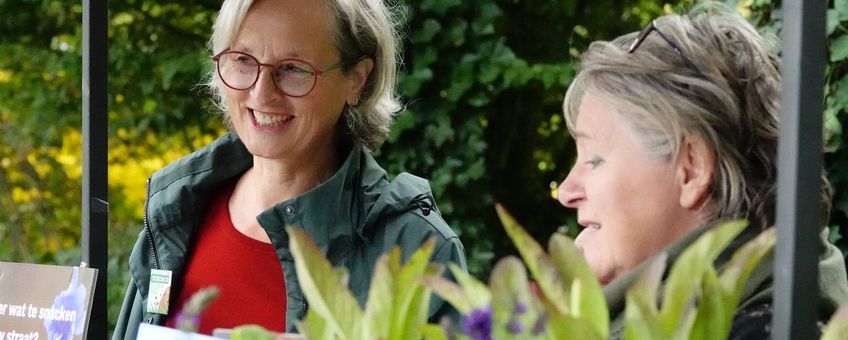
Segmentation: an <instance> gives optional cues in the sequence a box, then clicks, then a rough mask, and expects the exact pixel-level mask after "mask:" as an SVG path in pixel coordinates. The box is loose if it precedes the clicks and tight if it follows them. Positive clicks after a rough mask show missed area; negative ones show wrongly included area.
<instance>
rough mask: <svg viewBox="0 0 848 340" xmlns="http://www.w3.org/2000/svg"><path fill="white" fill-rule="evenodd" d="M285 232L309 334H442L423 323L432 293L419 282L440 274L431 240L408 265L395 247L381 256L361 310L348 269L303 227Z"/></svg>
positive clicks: (321, 336)
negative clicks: (332, 261) (432, 261)
mask: <svg viewBox="0 0 848 340" xmlns="http://www.w3.org/2000/svg"><path fill="white" fill-rule="evenodd" d="M287 231H288V234H289V237H290V248H291V251H292V255H293V256H294V259H295V266H296V269H297V277H298V282H299V283H300V286H301V289H302V290H303V295H304V296H305V297H306V300H307V301H308V302H309V311H308V312H307V314H306V319H304V320H303V321H302V322H301V323H299V324H298V330H300V332H301V333H303V334H304V335H305V336H306V337H307V338H309V339H311V340H319V339H349V340H355V339H363V340H364V339H369V340H370V339H421V338H422V337H423V336H424V335H425V334H429V336H435V337H436V338H438V336H439V335H440V334H441V332H440V331H441V329H440V328H439V327H438V326H436V325H428V324H427V313H428V310H429V303H430V295H431V292H430V290H429V289H426V287H424V286H423V285H422V284H421V282H420V280H421V278H422V277H424V276H438V275H440V274H441V271H442V269H441V267H440V266H437V265H433V264H430V263H429V259H430V255H431V254H432V253H433V248H434V246H435V240H433V239H430V240H428V241H427V242H425V243H424V245H422V246H421V248H419V249H418V250H417V251H416V252H415V253H414V254H412V256H410V258H409V260H408V261H407V262H406V264H401V253H400V249H399V248H394V249H393V250H392V251H390V252H389V253H387V254H384V255H382V256H381V257H380V258H379V259H378V260H377V263H376V265H375V270H374V276H373V277H372V279H371V287H370V288H369V291H368V301H367V303H366V305H365V309H364V310H363V309H362V308H361V307H360V306H359V304H358V303H357V301H356V299H355V298H354V297H353V294H352V293H351V292H350V290H349V289H348V288H347V275H348V274H347V271H346V270H344V269H343V268H336V269H334V268H333V267H332V265H331V264H330V262H329V261H327V259H326V258H324V256H323V255H322V254H321V251H320V250H319V249H318V247H317V246H316V245H315V242H313V241H312V239H310V238H309V236H307V235H306V233H304V232H303V231H302V230H301V229H295V228H288V229H287Z"/></svg>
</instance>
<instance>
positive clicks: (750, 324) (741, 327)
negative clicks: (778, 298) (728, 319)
mask: <svg viewBox="0 0 848 340" xmlns="http://www.w3.org/2000/svg"><path fill="white" fill-rule="evenodd" d="M772 314H774V304H773V303H772V301H771V300H764V301H761V302H759V303H754V304H751V305H748V306H746V307H744V308H742V309H740V310H738V311H737V312H736V315H735V316H734V317H733V325H732V326H731V328H730V335H729V336H728V337H727V338H728V339H730V340H755V339H757V340H759V339H771V319H772Z"/></svg>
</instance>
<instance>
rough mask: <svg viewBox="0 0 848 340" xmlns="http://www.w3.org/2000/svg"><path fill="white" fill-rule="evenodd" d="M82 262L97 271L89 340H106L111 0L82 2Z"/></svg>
mask: <svg viewBox="0 0 848 340" xmlns="http://www.w3.org/2000/svg"><path fill="white" fill-rule="evenodd" d="M82 3H83V14H82V34H83V43H82V96H83V97H82V114H83V119H82V136H83V137H82V168H83V171H82V261H83V262H86V263H87V264H88V266H89V267H91V268H96V269H98V271H99V272H98V274H97V285H96V290H95V291H94V303H93V305H92V307H91V316H90V319H89V327H88V332H87V334H88V336H89V338H92V339H105V338H106V337H107V329H106V328H107V327H106V275H107V274H108V273H107V268H106V266H107V257H108V253H107V227H108V216H109V204H108V200H107V190H108V177H107V170H106V169H107V163H106V162H107V154H106V152H107V150H108V147H107V142H108V131H107V122H106V118H107V115H106V111H107V106H108V102H107V97H106V95H107V89H106V82H107V75H106V71H107V62H108V61H107V41H108V40H107V38H108V32H107V28H108V27H107V21H108V18H107V15H108V12H107V0H83V2H82Z"/></svg>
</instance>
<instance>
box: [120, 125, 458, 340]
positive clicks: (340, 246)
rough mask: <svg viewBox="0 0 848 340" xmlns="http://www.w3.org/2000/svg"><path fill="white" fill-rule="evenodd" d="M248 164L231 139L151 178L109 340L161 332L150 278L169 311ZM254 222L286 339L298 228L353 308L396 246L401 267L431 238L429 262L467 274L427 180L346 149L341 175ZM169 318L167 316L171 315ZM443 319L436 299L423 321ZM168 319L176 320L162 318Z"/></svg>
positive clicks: (291, 319)
mask: <svg viewBox="0 0 848 340" xmlns="http://www.w3.org/2000/svg"><path fill="white" fill-rule="evenodd" d="M252 165H253V158H252V155H251V154H250V153H249V152H248V151H247V150H246V149H245V147H244V145H243V144H242V143H241V141H240V140H239V139H238V137H236V136H235V134H233V133H229V134H227V135H225V136H224V137H221V138H219V139H218V140H216V141H215V142H213V143H212V144H210V145H208V146H206V147H204V148H203V149H201V150H198V151H196V152H194V153H192V154H190V155H188V156H186V157H185V158H182V159H180V160H178V161H176V162H174V163H172V164H170V165H169V166H167V167H165V168H163V169H162V170H160V171H158V172H156V173H155V174H153V176H151V178H150V179H149V180H148V184H147V187H148V188H147V203H146V206H145V217H144V230H143V231H142V232H141V234H140V235H139V238H138V240H137V241H136V243H135V246H134V247H133V250H132V254H131V255H130V260H129V264H130V272H131V274H132V278H131V280H130V284H129V288H128V289H127V293H126V296H125V298H124V302H123V305H122V307H121V313H120V316H119V317H118V321H117V324H116V326H115V332H114V333H113V335H112V339H113V340H114V339H134V338H135V336H136V334H137V329H138V326H139V324H140V323H141V322H147V323H153V324H160V325H161V324H163V323H164V322H165V319H166V316H164V315H159V314H151V313H147V311H146V308H145V306H146V303H147V296H148V288H149V280H150V270H151V269H165V270H171V271H172V272H173V278H174V279H173V285H172V291H171V295H170V296H171V306H174V305H175V303H174V297H176V296H179V289H180V285H181V278H182V275H183V271H184V270H185V265H186V260H187V258H188V256H190V252H191V246H192V239H193V237H194V235H195V232H196V230H197V228H198V227H199V225H200V224H201V223H202V217H203V216H204V214H205V210H206V207H207V206H208V204H209V202H210V200H211V199H212V198H213V197H214V196H215V195H216V194H217V193H218V191H219V190H220V189H221V188H222V185H225V184H227V183H232V181H234V180H235V179H237V178H238V177H239V176H241V175H242V174H243V173H244V172H245V171H247V170H248V169H249V168H250V167H251V166H252ZM257 220H258V221H259V224H260V225H261V226H262V228H264V229H265V231H266V232H267V234H268V236H269V237H270V239H271V243H272V244H273V245H274V247H275V248H276V251H277V257H278V258H279V260H280V264H281V265H282V267H283V276H284V278H285V281H286V302H287V306H286V330H287V331H288V332H294V331H296V329H295V322H296V321H298V320H301V319H302V318H303V317H304V316H305V315H306V309H307V303H306V300H305V299H304V296H303V294H302V292H301V290H300V285H299V283H298V281H297V276H296V273H295V265H294V259H293V258H292V254H291V253H290V252H289V248H288V236H287V234H286V232H285V229H284V228H285V227H286V226H293V227H297V228H303V229H304V230H305V231H306V232H307V233H308V234H309V235H310V236H311V237H312V238H313V239H314V240H315V242H316V243H317V244H318V247H319V248H320V249H321V250H322V252H324V254H325V256H328V259H329V260H330V262H331V263H332V264H333V265H334V266H344V267H346V268H347V269H348V272H349V275H350V276H349V281H348V286H349V287H350V289H351V291H352V292H353V294H354V296H356V298H357V300H358V301H359V303H360V304H364V302H365V301H366V299H367V293H368V287H369V285H370V279H371V276H372V271H373V268H372V267H373V266H374V264H375V262H376V260H377V258H378V257H379V256H380V255H381V254H383V253H384V252H386V251H388V250H391V249H392V248H393V247H395V246H399V247H400V248H401V252H402V254H403V258H404V259H406V258H408V257H409V256H410V255H411V254H412V253H413V252H414V251H415V250H416V249H418V247H419V246H420V245H421V244H422V243H423V242H424V241H425V240H427V239H428V238H430V237H435V238H436V247H435V250H434V253H433V255H432V261H434V262H440V263H447V262H454V263H456V264H458V265H460V266H461V267H462V268H463V269H465V268H466V264H465V255H464V249H463V247H462V244H461V243H460V241H459V238H458V237H457V236H456V234H455V233H454V232H453V231H452V230H451V229H450V228H449V227H448V225H447V224H446V223H445V221H444V220H443V219H442V217H441V215H440V213H439V211H438V209H437V208H436V204H435V202H434V200H433V195H432V193H431V190H430V186H429V184H428V183H427V181H426V180H424V179H421V178H418V177H415V176H412V175H410V174H407V173H402V174H400V175H398V176H397V177H396V178H395V179H394V180H393V181H391V182H389V181H387V179H386V172H385V171H384V170H383V169H382V168H380V166H379V165H378V164H377V163H376V161H375V160H374V159H373V158H372V157H371V156H370V155H369V154H368V153H367V152H364V151H361V150H359V149H357V148H355V147H354V148H352V150H351V152H350V154H349V155H348V156H347V159H346V160H345V161H344V163H343V164H342V166H341V167H340V169H339V170H338V171H337V172H336V173H335V174H334V175H333V176H332V177H331V178H330V179H328V180H327V181H326V182H324V183H322V184H321V185H319V186H318V187H315V188H313V189H312V190H310V191H308V192H306V193H304V194H302V195H300V196H298V197H295V198H292V199H290V200H286V201H284V202H280V203H279V204H277V205H275V206H274V207H272V208H270V209H268V210H266V211H264V212H262V213H261V214H259V215H258V216H257ZM172 309H173V307H172ZM447 311H450V307H449V305H448V304H446V303H443V301H442V300H440V299H438V298H436V297H435V296H434V298H433V299H432V301H431V306H430V316H431V320H435V319H436V318H437V317H438V316H440V315H442V314H444V313H446V312H447ZM169 312H170V313H176V312H177V311H174V310H170V311H169Z"/></svg>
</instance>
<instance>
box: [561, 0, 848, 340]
mask: <svg viewBox="0 0 848 340" xmlns="http://www.w3.org/2000/svg"><path fill="white" fill-rule="evenodd" d="M767 44H768V43H767V41H766V40H765V39H763V37H761V36H760V34H758V33H757V31H756V29H755V28H754V27H752V26H751V25H750V24H749V23H748V22H746V21H745V20H744V19H743V18H741V17H740V16H739V15H737V14H735V13H733V12H732V11H731V10H729V9H726V8H724V7H721V6H718V5H705V6H701V7H699V8H696V9H695V10H693V11H692V12H691V13H690V14H688V15H666V16H663V17H661V18H658V19H656V20H653V21H651V23H650V24H649V25H648V26H647V27H646V28H645V29H644V30H642V31H641V32H639V33H633V34H627V35H624V36H622V37H619V38H617V39H615V40H613V41H611V42H605V41H599V42H594V43H592V44H591V45H590V46H589V49H588V51H586V52H585V53H584V54H583V56H582V58H581V70H580V73H579V74H578V75H577V77H576V79H575V80H574V82H573V83H572V85H571V87H570V88H569V90H568V92H567V93H566V96H565V101H564V104H563V109H564V112H565V118H566V121H567V124H568V127H569V130H570V131H571V134H572V136H573V137H574V140H575V142H576V144H577V160H576V163H575V165H574V167H573V168H572V169H571V171H570V172H569V174H568V176H567V177H566V179H565V180H564V181H563V182H562V183H561V185H560V187H559V189H558V198H559V201H560V202H561V203H562V204H563V205H564V206H566V207H570V208H575V209H577V215H578V223H579V224H580V225H581V226H582V227H583V228H584V229H583V230H582V231H581V233H580V234H579V235H578V237H577V239H576V243H577V245H578V247H580V248H581V250H582V251H583V254H584V255H585V257H586V259H587V262H588V263H589V266H590V267H591V269H592V271H593V272H594V273H595V275H596V276H597V277H598V278H599V279H600V280H601V282H602V283H603V284H604V285H605V293H606V295H607V299H608V302H609V304H610V310H611V313H612V317H613V320H614V321H613V330H612V334H613V337H614V338H615V337H620V336H621V330H622V329H621V321H622V319H623V313H622V309H623V302H624V292H625V291H626V289H627V288H628V286H629V285H630V283H631V282H632V280H633V278H634V277H635V276H636V273H638V272H639V270H638V268H639V267H640V264H642V263H645V262H646V260H648V259H649V258H650V257H652V256H653V255H655V254H657V253H659V252H661V251H665V252H667V253H668V255H669V258H671V259H673V258H675V257H676V255H677V254H678V253H679V252H680V250H681V249H683V248H685V246H686V245H688V244H689V243H691V242H692V241H694V239H695V238H697V236H698V235H700V233H702V232H703V231H704V229H707V228H706V227H702V226H704V225H712V224H713V222H715V221H720V220H726V219H736V218H743V219H747V220H749V221H750V223H751V224H750V226H749V227H748V230H746V231H745V232H743V233H742V235H740V237H739V239H738V240H737V241H736V242H734V245H732V246H731V249H728V250H727V251H726V253H727V254H731V253H732V252H733V251H735V248H736V247H738V246H739V245H741V244H742V243H744V241H746V240H749V239H751V238H752V237H753V236H755V235H756V234H758V233H759V231H760V230H762V229H764V228H767V227H769V226H772V225H774V206H775V192H776V188H775V184H776V172H777V169H776V158H777V141H778V133H779V129H778V114H779V112H778V111H779V95H780V73H779V71H778V69H779V59H778V57H777V56H776V55H775V54H774V53H773V52H772V51H770V50H769V47H768V45H767ZM828 188H829V185H827V182H826V180H824V182H823V189H822V201H823V202H825V203H827V204H826V206H828V205H829V202H830V191H829V189H828ZM826 214H827V212H825V215H826ZM822 244H823V245H825V247H823V248H822V249H823V252H822V253H821V258H820V260H821V262H820V263H819V265H820V268H819V272H820V275H821V277H820V282H821V303H820V307H821V308H820V312H821V315H820V319H821V320H826V318H828V317H829V315H830V314H831V313H832V312H833V310H834V308H835V306H837V305H838V304H839V303H843V302H846V301H848V283H846V274H845V263H844V260H843V258H842V254H841V253H840V251H839V249H837V248H836V247H835V246H833V245H832V244H830V243H828V241H827V239H826V232H825V231H823V232H822ZM719 258H720V260H719V261H720V262H721V261H726V260H727V259H728V258H727V257H726V256H723V257H719ZM721 259H724V260H721ZM721 265H722V263H717V266H721ZM772 266H773V263H772V261H771V258H769V260H768V261H764V263H763V264H762V265H761V266H760V267H759V268H758V269H757V270H756V271H755V273H754V274H753V275H752V276H751V280H750V281H749V282H748V286H747V288H746V290H745V294H744V296H743V298H742V303H741V304H740V305H739V306H738V309H737V314H736V317H735V320H734V326H733V330H732V332H731V338H733V339H759V338H767V337H768V335H769V332H768V329H769V323H770V320H771V311H772V295H771V294H772Z"/></svg>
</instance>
